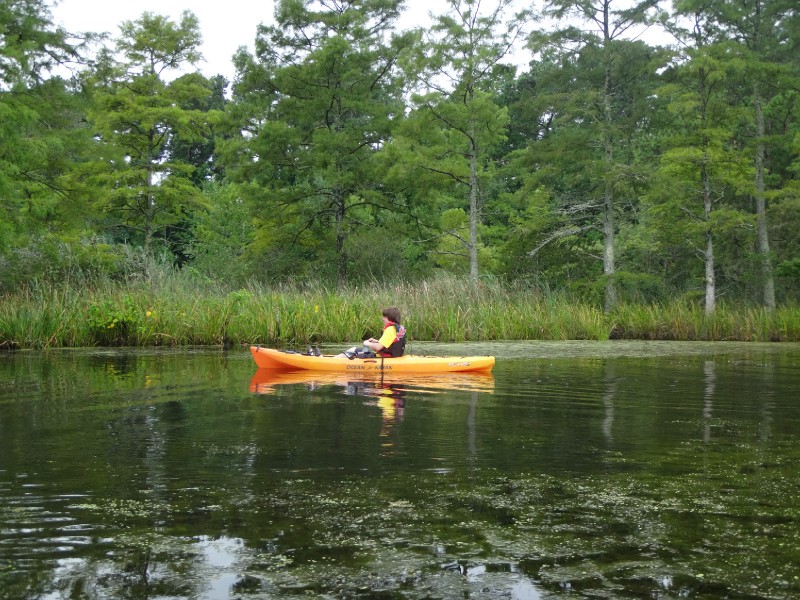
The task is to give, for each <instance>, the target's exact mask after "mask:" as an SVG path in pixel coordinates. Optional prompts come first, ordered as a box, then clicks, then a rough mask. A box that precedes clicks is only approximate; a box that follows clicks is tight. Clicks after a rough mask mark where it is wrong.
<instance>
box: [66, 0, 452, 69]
mask: <svg viewBox="0 0 800 600" xmlns="http://www.w3.org/2000/svg"><path fill="white" fill-rule="evenodd" d="M55 2H57V3H55V6H53V0H51V7H52V14H53V22H54V23H55V24H56V25H62V26H63V27H64V28H65V29H66V30H67V31H69V32H72V33H78V32H85V31H91V32H94V33H101V32H108V33H110V34H111V35H112V36H116V35H118V34H119V26H120V24H121V23H122V22H123V21H135V20H136V19H138V18H139V17H141V16H142V13H144V12H151V13H154V14H157V15H162V16H165V17H168V18H170V19H171V20H173V21H175V22H176V23H177V22H179V20H180V16H181V13H182V12H183V11H184V10H190V11H192V12H193V13H194V14H195V16H197V19H198V20H199V21H200V29H201V30H202V34H203V46H202V47H201V52H202V54H203V58H204V59H205V62H202V63H199V64H198V65H197V67H198V68H199V69H200V71H202V72H203V74H204V75H206V76H212V75H216V74H218V73H221V74H222V75H225V76H226V77H227V78H228V79H229V80H232V79H233V75H234V68H233V61H232V57H233V54H234V53H235V52H236V50H237V49H238V48H239V47H240V46H247V47H249V48H252V47H253V42H254V40H255V36H256V27H257V26H258V25H259V24H260V23H269V22H271V21H272V15H273V11H274V7H275V3H274V1H273V0H260V1H259V0H128V1H125V0H112V1H110V2H102V3H99V2H97V0H55ZM406 5H407V9H406V14H405V15H404V17H403V18H402V19H401V23H400V25H401V26H402V27H410V26H413V25H416V24H417V23H419V22H420V21H423V20H427V14H428V12H429V11H431V10H436V12H443V10H444V7H445V6H446V3H445V1H444V0H406Z"/></svg>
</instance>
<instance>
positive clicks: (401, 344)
mask: <svg viewBox="0 0 800 600" xmlns="http://www.w3.org/2000/svg"><path fill="white" fill-rule="evenodd" d="M387 327H394V330H395V332H396V334H395V336H394V341H393V342H392V343H391V344H389V346H388V347H386V348H384V349H383V350H381V351H380V352H378V355H379V356H384V357H387V358H397V357H398V356H403V353H404V352H405V351H406V328H405V327H403V326H402V325H400V324H398V323H392V322H391V321H389V322H388V323H386V326H385V327H384V328H383V329H384V330H386V328H387Z"/></svg>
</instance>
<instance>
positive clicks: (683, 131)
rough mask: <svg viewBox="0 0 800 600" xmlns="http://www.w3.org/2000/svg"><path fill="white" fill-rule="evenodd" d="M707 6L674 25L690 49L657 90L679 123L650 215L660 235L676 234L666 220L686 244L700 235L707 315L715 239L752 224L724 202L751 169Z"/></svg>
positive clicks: (723, 51)
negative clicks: (684, 23)
mask: <svg viewBox="0 0 800 600" xmlns="http://www.w3.org/2000/svg"><path fill="white" fill-rule="evenodd" d="M703 6H704V3H703V2H702V1H701V2H695V1H694V0H686V1H684V2H681V3H678V4H677V5H676V13H675V15H676V17H677V18H678V20H684V21H687V23H688V25H689V26H688V27H682V26H679V25H678V24H677V23H672V24H670V25H669V29H670V30H671V31H672V33H673V34H674V35H675V36H676V39H677V40H678V41H679V43H680V44H681V47H683V48H685V50H684V51H683V52H680V53H678V54H677V55H676V57H675V59H674V61H673V64H672V67H671V68H670V69H669V70H668V71H667V72H666V73H665V75H664V78H665V80H667V81H668V82H669V83H668V84H667V85H665V86H663V87H662V88H661V90H660V91H659V92H658V93H659V95H660V96H664V97H666V98H668V99H669V103H668V105H667V110H668V111H669V113H670V114H671V115H673V118H674V120H673V126H672V127H671V128H670V130H668V131H665V132H664V134H662V135H663V138H664V139H665V140H666V142H665V146H666V148H665V151H664V154H663V156H662V159H661V165H660V175H661V180H662V185H660V186H654V191H653V195H654V196H656V195H660V196H661V197H662V200H661V201H660V202H659V204H658V205H657V207H656V208H655V209H654V210H653V211H652V212H653V215H655V218H656V221H657V223H658V225H657V226H656V228H655V229H656V231H655V232H654V233H655V237H656V238H664V237H666V236H670V235H671V233H670V232H668V231H667V230H665V228H664V227H663V223H665V222H670V223H674V224H675V225H677V226H678V227H677V229H678V230H679V231H680V234H679V235H681V236H683V240H682V243H686V240H687V239H689V240H692V241H691V242H690V243H692V244H695V242H694V235H695V234H698V235H699V236H700V237H701V238H702V242H698V243H696V248H697V250H698V254H700V256H702V259H703V263H704V284H705V312H706V314H709V315H710V314H712V313H713V312H714V310H715V307H716V298H717V278H716V254H715V238H716V237H717V236H720V235H722V234H723V232H724V231H725V230H726V229H729V228H734V227H742V226H743V225H746V224H747V220H746V219H745V218H743V216H742V215H741V213H740V212H739V211H738V210H737V209H736V208H735V207H732V206H730V205H728V206H727V207H725V206H724V205H723V207H721V206H720V204H721V201H722V200H723V199H725V198H730V197H731V195H733V194H735V193H739V194H740V193H742V192H743V191H744V190H746V189H747V187H748V186H747V183H746V182H747V178H748V176H750V174H751V169H750V168H749V166H748V161H747V160H746V157H745V156H744V154H743V153H742V152H741V150H740V149H739V147H738V146H739V145H738V144H736V143H735V139H736V133H737V125H738V123H739V122H740V119H741V117H742V114H741V110H740V109H739V108H738V107H737V106H736V102H735V97H734V93H733V90H732V89H731V86H730V81H729V80H730V79H731V77H732V76H735V73H732V71H735V70H734V69H733V65H732V64H731V61H730V58H729V57H730V56H732V55H735V52H733V53H732V52H731V44H730V43H729V42H727V41H723V40H720V39H719V31H718V29H717V27H718V25H717V23H716V22H715V21H713V20H711V19H709V15H708V14H707V13H704V12H703ZM687 220H688V224H687V223H686V221H687ZM701 248H702V250H701Z"/></svg>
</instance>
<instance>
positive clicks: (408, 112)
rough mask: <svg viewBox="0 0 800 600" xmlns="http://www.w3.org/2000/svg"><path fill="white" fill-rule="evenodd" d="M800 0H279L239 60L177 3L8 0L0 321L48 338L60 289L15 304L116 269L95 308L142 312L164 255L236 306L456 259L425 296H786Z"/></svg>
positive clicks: (679, 299)
mask: <svg viewBox="0 0 800 600" xmlns="http://www.w3.org/2000/svg"><path fill="white" fill-rule="evenodd" d="M797 8H798V6H797V3H796V0H674V1H673V2H671V3H669V2H664V1H658V0H644V1H641V2H634V1H629V0H625V1H623V0H546V1H545V2H544V3H543V4H536V5H533V4H532V5H531V6H530V7H529V8H527V9H524V10H520V7H519V4H518V3H513V4H512V3H511V2H510V1H509V0H491V1H489V2H487V1H486V0H484V2H481V1H479V0H448V5H447V10H446V11H445V12H444V13H443V14H440V15H434V16H433V18H432V21H431V24H430V25H429V26H425V27H420V28H416V29H400V28H398V26H397V22H398V19H399V18H400V16H401V15H403V13H404V11H405V10H407V9H406V8H405V6H404V4H403V2H402V1H401V0H352V1H333V2H331V1H329V0H278V1H277V2H276V7H275V14H274V19H273V21H272V22H270V23H262V24H258V25H256V26H254V32H253V35H254V41H253V46H252V49H248V48H246V47H244V46H243V47H242V48H241V49H240V50H239V52H238V53H237V54H236V55H235V56H233V57H232V61H233V64H234V66H235V73H236V75H235V76H234V77H233V80H232V81H228V80H226V78H225V77H223V76H222V75H217V76H213V77H207V76H204V75H203V74H202V73H201V72H200V71H199V70H197V68H196V65H197V64H198V62H199V61H200V59H201V58H202V56H201V55H200V52H199V47H200V44H201V41H202V38H201V31H200V24H199V22H198V20H197V18H196V17H195V15H194V14H193V13H191V12H190V11H185V12H184V13H183V14H182V16H181V18H180V19H179V20H177V21H173V20H170V19H169V18H166V17H164V16H160V15H157V14H153V13H143V14H142V15H141V17H140V18H138V19H136V20H135V21H128V22H123V23H121V24H120V27H119V30H118V31H117V32H114V33H111V34H102V33H101V32H70V31H65V30H64V29H63V28H60V27H58V26H56V25H55V24H54V22H53V18H52V14H51V9H50V6H49V4H48V2H45V1H44V0H0V36H2V40H1V43H0V129H1V130H2V135H0V203H1V204H0V295H1V296H0V297H1V298H2V302H3V303H4V304H6V305H7V306H6V309H4V310H3V311H0V313H2V314H3V316H2V318H0V321H3V322H4V323H5V325H4V327H5V330H4V331H3V332H2V338H3V339H2V342H3V343H7V344H8V343H9V342H11V341H14V340H16V341H14V344H13V345H18V343H19V344H22V345H25V344H31V343H33V342H31V341H30V339H29V338H31V336H33V337H37V336H38V339H39V340H40V342H39V343H46V342H47V340H48V338H50V341H51V342H52V341H53V340H55V339H56V337H57V336H56V334H58V333H59V332H60V331H61V327H62V326H63V323H62V326H58V325H56V324H55V323H57V322H58V319H59V317H58V315H52V316H51V317H50V318H51V320H52V321H53V323H51V325H48V326H47V327H45V328H44V330H43V331H42V332H39V333H38V334H32V333H30V331H28V333H25V334H23V333H20V330H13V331H12V329H13V327H12V325H10V324H9V322H10V321H16V322H17V325H15V326H16V327H21V328H22V329H24V328H25V327H26V326H28V325H27V324H26V323H25V321H26V319H33V317H24V316H20V314H19V312H18V307H19V306H20V305H23V304H26V303H29V304H28V306H33V305H34V304H36V302H37V300H36V299H37V298H39V299H40V300H41V299H44V298H45V297H49V298H50V300H52V296H54V295H55V296H57V295H58V293H59V292H62V293H64V294H67V293H68V292H66V291H65V290H68V291H69V290H71V293H72V294H73V295H74V296H76V297H84V298H87V297H88V296H87V294H90V293H91V290H97V289H101V288H102V289H112V288H113V289H114V290H117V292H115V293H121V294H123V295H122V296H114V297H115V298H123V297H124V298H127V299H126V300H113V301H112V300H109V299H108V298H106V299H105V300H103V301H102V302H101V301H100V300H97V301H94V303H92V302H88V301H86V302H84V303H83V304H85V307H84V308H85V311H86V314H85V318H86V319H88V321H87V322H94V324H95V326H96V327H98V328H99V329H103V328H105V329H108V328H109V325H108V324H109V323H110V324H111V326H113V325H114V323H120V324H122V323H124V322H125V321H126V319H127V321H128V322H133V321H134V320H137V322H138V323H139V325H141V323H143V322H144V321H145V319H146V318H149V317H150V316H151V314H152V312H153V310H152V309H148V306H147V303H148V302H150V303H152V302H154V301H153V300H152V298H148V299H147V300H143V301H142V302H141V303H139V305H137V307H135V308H130V307H129V308H125V307H124V306H122V305H123V304H125V302H128V303H129V304H130V302H131V296H130V295H128V296H124V293H125V292H124V290H126V289H127V290H131V289H133V288H134V287H135V286H137V285H140V284H142V282H144V284H145V285H147V284H148V282H149V285H151V286H152V285H155V284H154V283H153V282H154V281H159V282H160V283H159V285H161V286H167V285H168V284H167V283H165V281H166V282H169V281H172V282H173V283H174V282H180V283H174V284H175V285H179V286H188V288H189V289H191V290H192V292H191V293H192V294H193V295H202V294H203V293H204V292H203V290H208V289H214V290H215V293H222V295H223V298H225V302H227V304H226V306H227V307H228V308H230V307H231V306H233V305H235V304H237V303H239V304H241V302H242V299H243V298H245V297H246V296H247V295H248V294H251V295H252V291H253V290H259V291H264V290H273V289H292V290H297V289H298V288H302V287H303V286H311V287H312V289H314V290H317V293H318V294H321V295H322V296H320V297H323V300H324V295H325V294H327V293H328V292H329V291H330V290H344V289H350V290H353V289H355V290H357V289H359V286H361V287H366V288H368V289H373V288H375V289H380V290H382V291H381V292H380V293H378V294H377V296H378V297H380V299H381V301H383V298H384V297H387V299H388V298H390V297H391V293H392V289H393V288H392V286H404V287H402V289H403V290H406V292H408V291H409V290H417V293H421V292H419V289H421V287H420V286H424V285H428V284H429V283H430V284H431V285H434V284H436V282H439V283H440V285H441V282H442V281H444V282H445V284H443V285H444V288H445V290H446V291H445V292H443V293H442V294H440V297H437V298H436V299H435V300H433V301H432V303H433V304H437V303H440V302H441V301H442V300H441V295H444V296H447V295H455V296H457V297H458V296H463V298H464V299H468V298H469V297H471V294H473V293H478V292H475V291H474V290H475V289H478V288H480V286H483V288H481V289H483V290H484V292H483V294H484V295H489V296H492V295H495V294H496V293H500V292H498V290H501V291H502V293H507V294H509V296H513V298H519V297H526V296H533V297H537V298H549V299H552V298H553V297H558V298H560V299H562V301H563V302H565V303H566V304H567V305H570V304H572V305H575V306H578V305H580V306H590V307H596V308H597V309H598V311H599V312H600V313H601V314H605V315H608V314H613V313H614V311H616V310H620V309H621V307H626V306H630V305H639V306H660V307H668V306H671V305H675V304H676V303H677V304H680V305H681V306H687V307H690V310H692V311H695V310H696V311H699V313H700V314H702V315H705V316H706V317H710V316H712V315H714V314H715V313H716V312H717V311H719V310H720V308H721V307H723V308H724V307H731V306H733V307H739V308H741V309H742V310H758V311H763V313H764V314H770V313H773V312H774V311H776V310H779V309H783V310H789V311H790V312H791V314H794V315H795V317H793V318H795V319H796V318H797V316H796V315H797V312H798V311H797V308H796V307H797V301H798V299H800V285H798V284H800V185H798V170H800V123H799V119H798V117H799V114H798V113H800V47H798V46H799V43H800V15H798V10H797ZM648 31H658V32H660V33H661V35H659V36H658V38H659V39H660V40H668V42H666V43H663V42H662V43H659V44H654V43H650V42H648V41H647V40H648V39H649V37H650V36H648V35H642V33H641V32H645V33H646V32H648ZM523 48H524V49H525V50H526V51H528V52H529V53H530V56H531V57H532V58H531V60H530V62H529V63H528V65H527V66H525V67H524V68H519V67H517V66H515V65H514V64H513V61H512V60H511V57H512V56H513V54H514V53H515V52H516V51H517V50H519V49H523ZM104 286H105V288H104ZM210 286H211V287H210ZM281 286H283V287H281ZM287 286H288V287H287ZM476 286H477V287H476ZM487 286H488V287H487ZM396 289H400V288H396ZM119 290H123V291H122V292H119ZM248 290H249V291H248ZM459 290H467V291H459ZM469 290H472V291H469ZM486 290H488V291H486ZM232 294H233V295H232ZM236 294H239V295H238V296H237V295H236ZM77 301H78V300H76V302H77ZM103 302H105V303H106V304H105V305H103V306H101V305H102V304H103ZM510 302H512V303H513V302H515V300H513V299H512V300H511V301H510ZM134 303H136V302H134ZM116 304H119V305H120V306H112V305H116ZM9 305H14V306H15V307H17V309H16V310H17V312H14V310H12V309H11V308H9ZM318 309H319V304H317V305H316V309H315V310H318ZM64 310H66V309H63V310H62V313H63V311H64ZM81 310H83V309H81ZM216 310H217V309H214V311H216ZM226 310H227V309H226ZM665 310H666V309H665ZM31 311H32V312H35V309H33V308H31ZM125 311H128V312H127V317H126V316H125V314H123V313H125ZM277 311H278V309H274V311H273V312H275V314H276V315H277ZM133 312H136V313H137V317H136V319H134V318H133V317H131V314H132V313H133ZM93 318H94V319H95V321H91V319H93ZM275 318H276V319H277V318H278V317H277V316H276V317H275ZM698 318H700V317H698ZM115 319H116V321H115ZM63 320H64V319H63V314H62V322H63ZM798 320H800V319H798ZM445 321H447V318H445ZM20 322H22V324H20ZM521 322H522V323H525V322H526V319H525V318H522V319H521ZM98 324H99V325H98ZM225 324H226V325H228V324H230V321H225ZM795 325H797V321H795ZM358 326H360V323H359V325H358ZM48 327H49V329H48ZM28 329H30V327H28ZM56 329H57V331H56ZM119 329H120V327H117V330H118V331H119ZM498 329H502V330H503V331H502V332H497V335H498V336H501V335H502V337H514V336H513V334H510V333H509V332H508V331H506V329H505V327H504V326H503V327H498ZM226 331H227V330H226ZM51 333H52V337H51ZM140 334H141V327H140ZM216 335H217V334H214V335H213V336H211V337H214V336H216ZM243 335H244V334H243ZM304 335H305V336H306V337H308V336H307V335H306V334H299V335H298V337H299V338H302V337H303V336H304ZM346 335H349V331H344V332H342V337H344V336H346ZM531 335H532V334H531ZM584 335H585V334H584ZM606 335H608V332H606ZM793 335H797V334H796V333H795V334H793ZM219 336H223V334H222V333H220V334H219ZM268 337H269V336H268ZM431 337H433V338H436V337H443V338H448V336H447V335H441V333H436V332H432V333H431ZM456 337H458V336H456ZM461 337H465V338H467V339H469V338H470V336H469V335H463V334H462V335H461ZM601 337H602V336H601ZM689 337H692V336H689ZM762 337H764V338H766V339H770V337H771V334H770V333H769V332H767V333H766V334H765V335H764V336H762ZM789 337H792V336H789ZM22 338H25V339H26V340H27V341H26V342H24V343H23V342H21V341H20V340H21V339H22ZM448 339H449V338H448ZM776 339H786V336H781V335H778V336H777V337H776ZM102 341H105V342H111V343H113V342H114V339H106V340H103V339H98V338H97V336H95V338H94V342H92V341H91V340H89V341H85V340H84V342H86V343H97V342H102ZM117 341H119V340H117ZM189 341H191V340H189ZM57 343H58V344H62V345H70V344H73V343H78V342H77V340H74V339H73V340H59V341H58V342H57Z"/></svg>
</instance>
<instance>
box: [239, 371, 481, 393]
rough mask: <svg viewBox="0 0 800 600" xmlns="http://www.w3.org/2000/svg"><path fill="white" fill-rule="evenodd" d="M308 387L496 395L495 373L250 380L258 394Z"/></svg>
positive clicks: (259, 374)
mask: <svg viewBox="0 0 800 600" xmlns="http://www.w3.org/2000/svg"><path fill="white" fill-rule="evenodd" d="M291 385H304V386H306V388H307V389H308V390H311V391H313V390H316V389H318V388H320V387H322V386H339V387H342V388H344V389H345V393H347V394H349V395H364V396H375V395H377V396H382V395H386V394H385V391H386V390H391V392H392V393H393V394H397V393H426V394H435V393H442V392H446V391H456V390H458V391H479V392H482V393H492V392H493V391H494V377H493V376H492V374H491V373H483V372H475V373H446V374H441V375H414V374H379V375H374V376H370V375H369V374H364V375H363V376H361V375H357V374H353V373H330V372H326V371H282V370H278V369H258V370H256V372H255V374H254V375H253V377H252V378H251V379H250V391H251V392H253V393H255V394H275V393H276V392H278V391H279V389H280V387H281V386H291Z"/></svg>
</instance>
